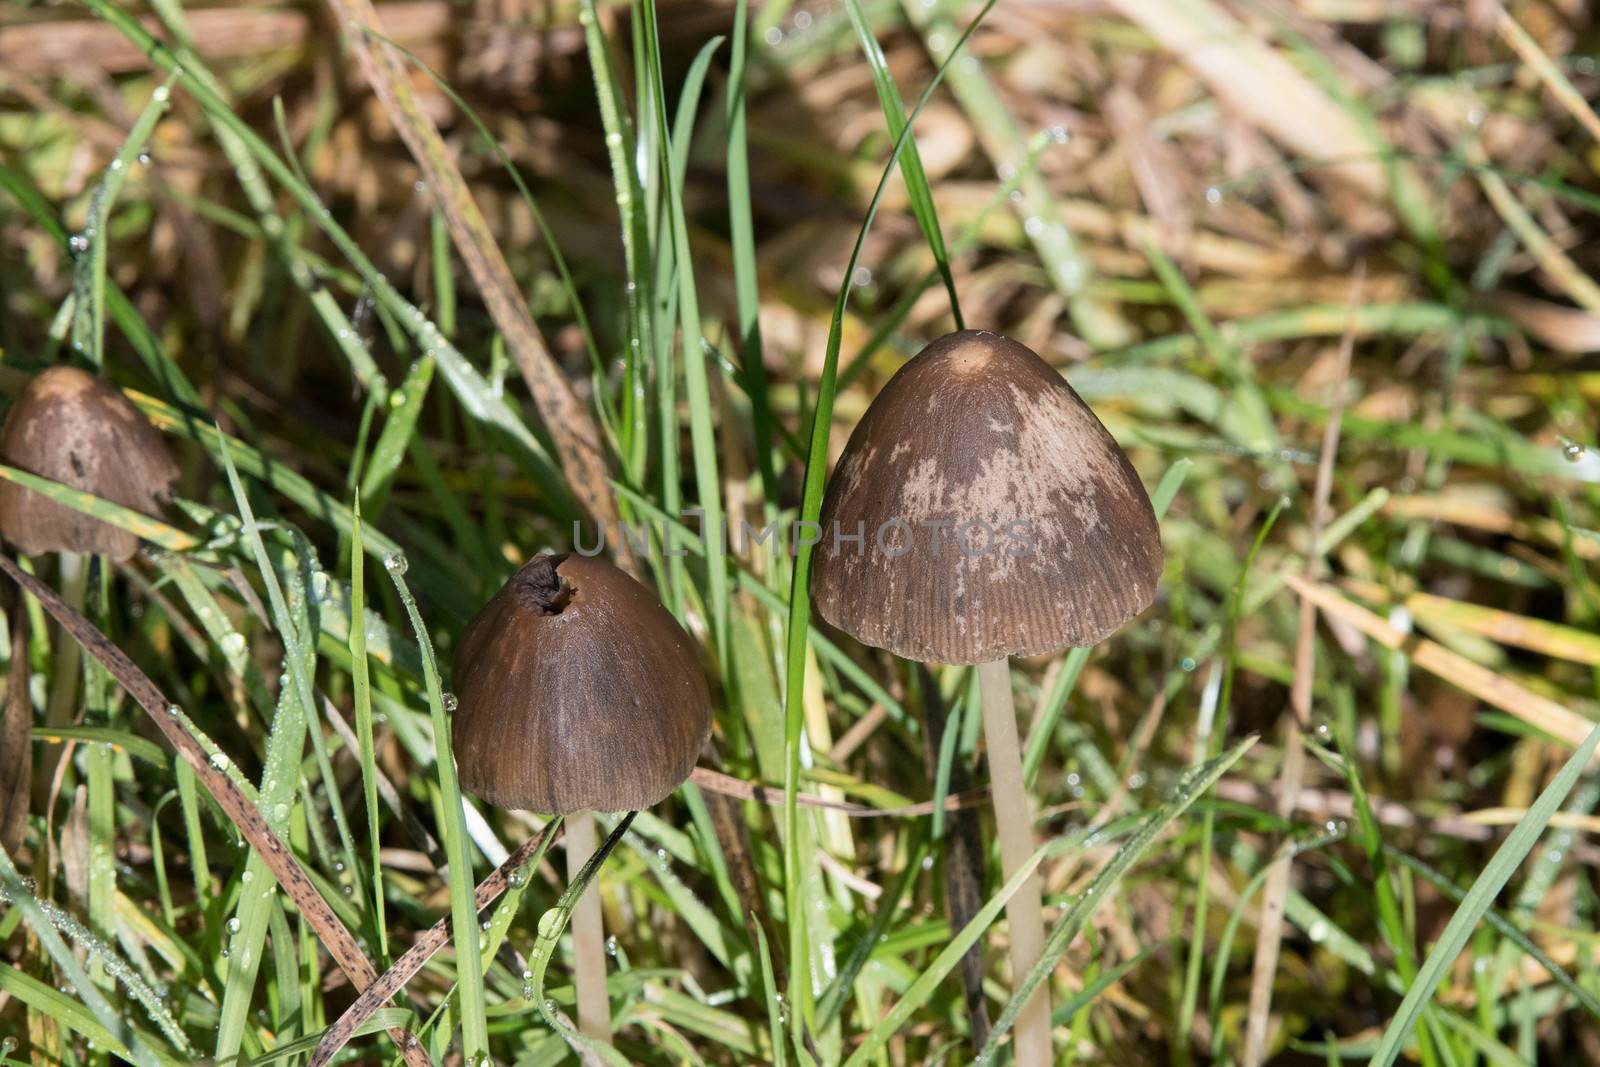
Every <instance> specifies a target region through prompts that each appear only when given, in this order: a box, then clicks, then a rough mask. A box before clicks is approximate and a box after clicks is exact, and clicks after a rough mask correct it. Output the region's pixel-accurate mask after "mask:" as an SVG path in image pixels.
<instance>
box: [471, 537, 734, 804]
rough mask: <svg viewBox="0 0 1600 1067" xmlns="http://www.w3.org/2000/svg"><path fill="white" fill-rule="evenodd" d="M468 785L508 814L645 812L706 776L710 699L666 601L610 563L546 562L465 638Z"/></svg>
mask: <svg viewBox="0 0 1600 1067" xmlns="http://www.w3.org/2000/svg"><path fill="white" fill-rule="evenodd" d="M455 687H456V688H455V693H456V699H457V707H456V713H455V723H454V726H453V734H454V747H455V755H456V766H457V767H458V768H459V769H460V774H461V784H462V786H463V787H465V788H466V789H467V790H468V791H469V792H472V793H475V794H477V795H478V796H480V797H482V798H483V799H485V800H487V801H489V802H490V803H491V804H494V805H496V806H497V807H502V808H512V809H520V810H526V811H537V812H545V813H548V814H552V815H566V814H569V813H571V812H575V811H637V810H639V809H641V808H648V807H650V806H651V805H653V804H656V803H658V802H659V801H661V800H662V799H664V798H665V797H667V796H668V795H669V794H670V793H671V792H672V791H673V790H674V789H676V788H678V786H679V785H681V784H682V783H683V780H684V779H685V778H687V777H688V776H689V772H690V771H692V770H693V769H694V764H695V760H696V759H698V758H699V755H700V749H701V748H702V746H704V745H705V742H706V738H707V736H708V735H709V734H710V732H711V694H710V692H709V690H708V689H707V687H706V679H705V675H704V674H703V673H702V671H701V669H700V661H699V658H698V657H697V656H696V655H695V649H694V644H693V643H692V642H691V641H690V640H689V635H688V634H686V633H684V632H683V628H682V627H681V626H679V625H678V622H677V620H676V619H674V618H673V617H672V615H671V613H669V612H668V611H667V609H666V608H664V607H662V606H661V602H660V601H659V600H657V599H656V597H655V594H653V593H651V592H650V590H648V589H646V588H645V587H644V586H642V585H640V584H639V583H638V582H636V581H634V580H633V579H632V578H630V577H629V576H628V575H626V574H624V573H623V572H622V571H620V570H618V569H617V568H616V567H614V566H612V565H611V564H610V563H607V562H605V561H604V560H601V559H598V558H588V557H584V556H572V555H568V556H562V555H544V556H537V557H535V558H534V559H533V560H531V561H530V562H529V563H528V564H527V565H526V566H524V567H523V568H522V569H521V570H519V571H518V572H517V573H516V574H514V575H512V576H511V580H510V581H508V582H507V583H506V584H505V585H504V586H502V587H501V588H500V591H499V592H498V593H496V594H495V595H494V597H493V598H492V599H491V600H490V601H489V603H488V604H486V605H484V608H483V610H482V611H480V612H479V613H478V615H477V617H476V618H475V619H473V620H472V622H471V623H469V624H468V626H467V628H466V630H465V631H464V632H463V633H462V635H461V645H460V648H459V649H458V650H457V653H456V662H455Z"/></svg>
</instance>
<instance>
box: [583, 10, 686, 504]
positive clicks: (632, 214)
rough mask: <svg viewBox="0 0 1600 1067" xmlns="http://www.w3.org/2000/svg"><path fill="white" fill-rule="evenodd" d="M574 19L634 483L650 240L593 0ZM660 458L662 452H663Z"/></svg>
mask: <svg viewBox="0 0 1600 1067" xmlns="http://www.w3.org/2000/svg"><path fill="white" fill-rule="evenodd" d="M578 21H579V23H580V24H581V26H582V27H583V37H584V45H585V48H586V50H587V52H588V55H589V66H590V69H591V71H592V74H593V79H594V94H595V102H596V104H597V105H598V107H599V110H600V122H601V125H602V126H603V127H604V129H605V131H606V138H605V143H606V156H607V159H608V161H609V162H610V165H611V179H612V183H613V185H614V187H615V190H616V202H617V214H618V216H619V221H620V222H621V229H622V258H623V267H624V270H625V272H626V274H627V277H628V282H627V286H626V288H625V290H624V294H623V295H624V297H625V299H626V302H627V308H626V310H627V327H628V328H627V338H626V346H625V347H624V349H623V361H624V368H625V386H624V387H625V388H626V389H627V391H628V392H627V395H628V397H629V398H630V402H631V407H632V411H633V419H632V420H631V423H630V430H629V436H630V438H631V443H632V446H633V449H632V451H631V453H630V454H628V455H627V456H625V457H624V469H626V470H627V471H628V473H629V476H630V481H632V482H633V483H634V484H638V483H639V481H640V480H641V479H642V477H643V475H644V466H645V461H646V459H647V457H648V449H649V434H648V433H647V422H646V420H647V412H646V410H645V409H646V405H645V399H644V398H645V390H646V388H647V386H648V383H649V380H650V377H651V375H652V374H659V373H661V369H660V368H659V367H655V366H653V363H654V359H655V354H656V339H655V331H654V328H653V326H652V324H651V314H650V308H651V301H652V299H653V291H652V290H653V282H652V279H651V268H652V262H651V259H652V257H651V255H650V240H649V232H648V229H647V221H646V218H645V211H646V204H645V200H644V191H643V189H641V188H640V185H639V178H638V171H636V170H635V169H634V165H633V159H632V153H633V150H634V148H635V145H634V143H633V137H632V132H633V131H632V128H631V126H630V125H629V123H628V120H627V114H626V112H625V111H623V110H622V108H621V106H619V101H620V100H622V99H623V96H622V92H621V89H620V87H619V86H618V84H617V78H616V71H615V70H614V69H613V68H612V64H611V54H610V52H609V50H608V49H607V48H606V41H605V35H604V33H603V31H602V29H601V26H600V18H599V15H598V12H597V10H596V5H595V0H581V6H580V8H579V10H578ZM662 459H663V461H665V459H666V457H665V456H663V457H662Z"/></svg>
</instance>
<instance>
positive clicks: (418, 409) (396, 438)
mask: <svg viewBox="0 0 1600 1067" xmlns="http://www.w3.org/2000/svg"><path fill="white" fill-rule="evenodd" d="M433 368H434V360H433V357H432V356H428V355H424V356H423V357H422V358H420V359H418V360H417V361H416V362H415V363H413V364H411V369H410V370H408V371H407V372H406V376H405V380H404V381H402V382H401V383H400V384H399V385H398V386H396V387H395V389H394V391H393V392H391V393H390V394H389V395H388V398H387V400H386V403H387V405H388V418H387V419H385V420H384V424H383V430H382V432H380V433H379V434H378V440H377V442H376V443H375V444H374V445H373V446H372V456H371V457H370V458H369V459H368V460H367V467H366V472H365V473H364V474H363V475H362V478H361V503H362V504H363V505H364V506H365V507H366V509H367V513H368V514H369V515H370V516H371V519H370V521H373V522H376V521H377V520H378V517H379V516H381V515H382V514H383V509H384V505H385V504H386V503H387V502H388V498H389V491H390V489H391V488H392V487H393V485H394V478H395V472H396V471H398V470H399V468H400V464H401V462H402V461H403V460H404V459H405V456H406V450H407V449H408V448H409V447H410V446H411V443H412V441H414V440H415V439H416V434H417V419H418V418H420V417H421V415H422V407H423V404H424V403H425V402H426V401H427V399H428V386H429V385H430V384H431V383H432V381H433Z"/></svg>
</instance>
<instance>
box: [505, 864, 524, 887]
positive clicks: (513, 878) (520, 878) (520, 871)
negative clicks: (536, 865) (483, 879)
mask: <svg viewBox="0 0 1600 1067" xmlns="http://www.w3.org/2000/svg"><path fill="white" fill-rule="evenodd" d="M506 881H507V882H508V883H509V884H510V885H512V886H513V887H515V888H519V889H520V888H521V887H522V886H525V885H527V884H528V868H526V867H518V868H517V869H516V870H514V871H512V872H511V873H510V874H508V875H506Z"/></svg>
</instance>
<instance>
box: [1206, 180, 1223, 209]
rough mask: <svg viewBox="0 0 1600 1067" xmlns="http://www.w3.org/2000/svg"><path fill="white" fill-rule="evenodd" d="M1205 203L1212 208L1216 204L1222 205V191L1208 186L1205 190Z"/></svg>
mask: <svg viewBox="0 0 1600 1067" xmlns="http://www.w3.org/2000/svg"><path fill="white" fill-rule="evenodd" d="M1206 203H1208V204H1210V205H1211V206H1212V207H1216V206H1217V205H1218V204H1220V203H1222V190H1221V189H1218V188H1217V187H1216V186H1215V185H1212V186H1208V187H1207V188H1206Z"/></svg>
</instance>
